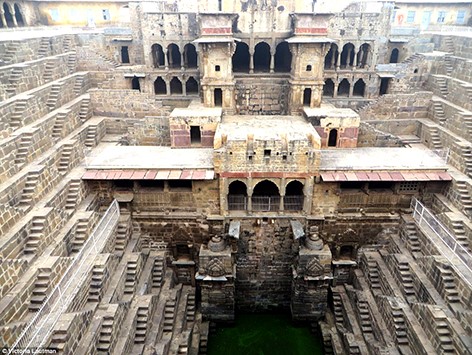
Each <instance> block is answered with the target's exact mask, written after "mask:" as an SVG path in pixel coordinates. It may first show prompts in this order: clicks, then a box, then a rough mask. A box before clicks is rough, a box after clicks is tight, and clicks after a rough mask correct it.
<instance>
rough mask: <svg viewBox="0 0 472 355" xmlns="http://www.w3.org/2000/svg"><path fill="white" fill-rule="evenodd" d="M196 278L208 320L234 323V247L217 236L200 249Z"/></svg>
mask: <svg viewBox="0 0 472 355" xmlns="http://www.w3.org/2000/svg"><path fill="white" fill-rule="evenodd" d="M198 260H199V269H198V272H197V275H196V280H197V281H198V283H199V285H200V288H201V294H202V301H201V311H202V315H203V318H204V319H207V320H211V321H224V322H231V321H233V320H234V310H235V302H234V291H235V277H236V274H235V267H234V263H233V259H232V256H231V246H229V245H227V244H226V241H225V240H224V238H223V237H221V236H213V237H212V238H211V240H210V241H209V242H208V246H206V245H202V246H201V247H200V255H199V258H198Z"/></svg>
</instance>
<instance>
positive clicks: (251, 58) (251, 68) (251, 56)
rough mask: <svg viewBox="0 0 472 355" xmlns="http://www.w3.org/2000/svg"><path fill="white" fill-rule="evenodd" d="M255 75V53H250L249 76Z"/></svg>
mask: <svg viewBox="0 0 472 355" xmlns="http://www.w3.org/2000/svg"><path fill="white" fill-rule="evenodd" d="M253 73H254V52H249V74H253Z"/></svg>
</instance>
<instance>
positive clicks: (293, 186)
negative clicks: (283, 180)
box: [284, 180, 304, 211]
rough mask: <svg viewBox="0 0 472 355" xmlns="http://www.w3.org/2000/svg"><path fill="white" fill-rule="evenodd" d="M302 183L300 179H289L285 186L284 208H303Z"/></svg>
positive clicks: (298, 209) (290, 209)
mask: <svg viewBox="0 0 472 355" xmlns="http://www.w3.org/2000/svg"><path fill="white" fill-rule="evenodd" d="M303 199H304V195H303V184H302V183H301V182H300V181H296V180H294V181H290V182H289V183H288V184H287V186H286V187H285V197H284V210H287V211H301V210H303Z"/></svg>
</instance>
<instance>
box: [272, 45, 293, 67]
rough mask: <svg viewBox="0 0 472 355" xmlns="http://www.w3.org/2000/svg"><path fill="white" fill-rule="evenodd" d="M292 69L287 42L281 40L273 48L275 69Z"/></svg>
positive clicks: (290, 54)
mask: <svg viewBox="0 0 472 355" xmlns="http://www.w3.org/2000/svg"><path fill="white" fill-rule="evenodd" d="M290 70H292V53H291V52H290V49H289V47H288V43H287V42H282V43H279V44H278V45H277V48H276V49H275V71H276V72H281V73H287V72H290Z"/></svg>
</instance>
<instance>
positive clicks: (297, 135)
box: [216, 115, 320, 141]
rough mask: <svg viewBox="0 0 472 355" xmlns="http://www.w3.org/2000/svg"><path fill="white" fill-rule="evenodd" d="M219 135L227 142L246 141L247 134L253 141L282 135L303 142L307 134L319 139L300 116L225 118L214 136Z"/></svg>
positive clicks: (311, 127)
mask: <svg viewBox="0 0 472 355" xmlns="http://www.w3.org/2000/svg"><path fill="white" fill-rule="evenodd" d="M221 134H225V135H226V136H227V137H228V138H227V139H228V141H231V140H247V136H248V135H249V134H251V135H253V136H254V139H255V140H271V139H276V140H278V139H280V138H281V137H282V135H284V136H286V137H287V140H289V141H290V140H303V139H307V134H311V135H312V136H313V137H314V138H315V139H318V140H319V139H320V137H319V135H318V133H317V132H316V130H315V128H314V127H313V126H312V125H311V124H310V123H308V122H307V121H306V120H305V119H304V118H303V117H301V116H244V115H241V116H225V117H223V118H222V120H221V123H220V125H219V127H218V129H217V132H216V135H221Z"/></svg>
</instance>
